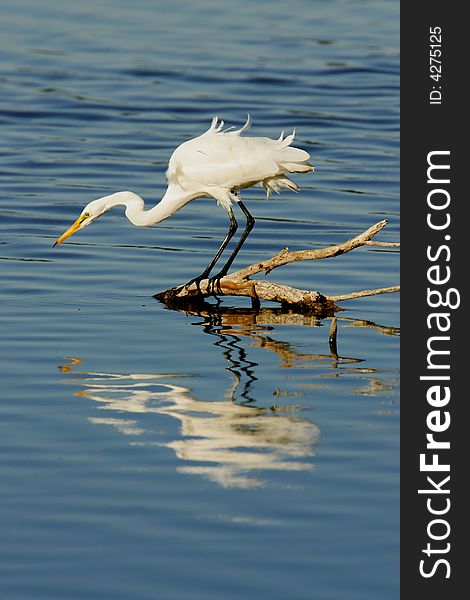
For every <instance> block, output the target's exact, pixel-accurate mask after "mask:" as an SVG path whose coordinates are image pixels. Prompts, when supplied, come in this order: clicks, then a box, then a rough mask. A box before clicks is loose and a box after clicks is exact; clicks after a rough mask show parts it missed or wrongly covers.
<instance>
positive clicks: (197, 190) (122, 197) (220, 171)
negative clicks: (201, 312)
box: [54, 115, 313, 289]
mask: <svg viewBox="0 0 470 600" xmlns="http://www.w3.org/2000/svg"><path fill="white" fill-rule="evenodd" d="M250 125H251V119H250V116H249V115H248V119H247V122H246V123H245V125H244V126H243V127H242V128H241V129H238V130H237V131H232V130H231V129H232V128H229V129H227V130H225V131H224V130H223V127H224V122H223V121H220V123H219V120H218V117H214V118H213V119H212V123H211V126H210V127H209V129H208V130H207V131H206V132H205V133H203V134H202V135H200V136H198V137H196V138H194V139H192V140H188V141H187V142H184V143H183V144H181V145H180V146H178V148H176V150H175V151H174V152H173V154H172V156H171V158H170V161H169V164H168V169H167V172H166V176H167V180H168V187H167V190H166V192H165V194H164V196H163V198H162V199H161V200H160V202H159V203H158V204H156V205H155V206H154V207H153V208H151V209H149V210H145V208H144V201H143V199H142V198H141V197H140V196H138V195H137V194H134V193H133V192H128V191H126V192H116V193H115V194H111V195H110V196H104V197H103V198H98V199H97V200H93V201H92V202H90V203H89V204H87V205H86V206H85V208H84V209H83V211H82V213H81V214H80V216H79V217H78V219H77V220H76V221H75V223H73V225H72V226H71V227H69V229H67V231H66V232H65V233H63V234H62V235H61V236H60V237H59V239H58V240H57V241H56V242H55V244H54V247H55V246H58V245H59V244H61V243H62V242H63V241H64V240H66V239H67V238H68V237H70V236H71V235H72V234H73V233H75V232H76V231H79V230H80V229H84V228H85V227H88V225H91V223H93V222H94V221H95V220H96V219H97V218H98V217H100V216H101V215H103V214H104V213H105V212H107V211H108V210H109V209H111V208H113V207H114V206H120V205H122V206H125V208H126V210H125V214H126V217H127V218H128V219H129V221H130V222H131V223H133V224H134V225H137V226H142V227H145V226H148V225H154V224H156V223H160V222H161V221H164V220H165V219H167V218H168V217H170V216H171V215H173V214H174V213H176V212H177V211H179V210H180V209H181V208H183V206H185V205H186V204H188V202H191V200H194V199H195V198H200V197H207V196H210V197H212V198H214V199H215V200H217V203H218V204H221V205H222V206H223V207H224V208H225V210H226V211H227V213H228V216H229V219H230V226H229V229H228V232H227V235H226V237H225V239H224V240H223V242H222V244H221V245H220V247H219V249H218V250H217V252H216V253H215V255H214V256H213V258H212V259H211V261H210V263H209V264H208V265H207V267H206V268H205V269H204V271H203V273H202V274H201V275H200V276H199V277H196V278H195V279H193V280H191V281H190V282H189V283H193V282H196V283H197V285H199V282H200V281H202V279H206V278H207V277H208V276H209V273H210V272H211V271H212V269H213V267H214V266H215V264H216V263H217V261H218V260H219V258H220V257H221V255H222V253H223V251H224V250H225V248H226V247H227V245H228V243H229V242H230V240H231V239H232V237H233V235H234V234H235V231H236V229H237V226H238V224H237V220H236V218H235V215H234V212H233V209H232V203H233V202H235V203H236V204H238V206H239V207H240V208H241V210H242V211H243V213H244V215H245V217H246V226H245V230H244V232H243V234H242V235H241V237H240V240H239V242H238V244H237V245H236V247H235V249H234V250H233V252H232V254H231V255H230V257H229V259H228V260H227V262H226V263H225V265H224V266H223V268H222V269H221V270H220V271H219V272H218V273H217V275H215V276H214V277H212V278H211V282H212V284H213V285H214V282H215V281H217V280H220V278H221V277H223V276H224V275H226V274H227V272H228V270H229V268H230V266H231V264H232V263H233V261H234V259H235V257H236V255H237V253H238V251H239V250H240V248H241V247H242V245H243V243H244V242H245V240H246V238H247V237H248V235H249V233H250V231H251V230H252V228H253V225H254V222H255V220H254V218H253V217H252V215H251V214H250V212H249V211H248V209H247V208H246V206H245V205H244V204H243V202H242V201H241V200H240V196H239V190H241V189H243V188H247V187H251V186H253V185H257V184H258V185H260V186H262V187H264V189H265V190H266V194H267V196H268V197H269V195H270V193H271V192H272V191H274V192H278V193H279V192H280V190H281V189H282V188H287V189H289V190H293V191H298V187H297V185H296V184H295V183H294V182H293V181H292V180H291V179H289V178H288V177H287V176H286V173H306V172H308V171H312V170H313V167H312V165H310V164H309V163H308V162H307V161H308V159H309V158H310V155H309V154H308V153H307V152H305V150H301V149H300V148H294V147H292V146H291V143H292V142H293V141H294V136H295V130H294V132H293V133H292V134H291V135H288V136H286V137H284V132H282V133H281V135H280V136H279V138H278V139H277V140H272V139H270V138H266V137H245V136H242V133H244V132H245V131H246V130H247V129H249V128H250ZM189 283H188V284H186V285H189ZM213 289H214V288H213Z"/></svg>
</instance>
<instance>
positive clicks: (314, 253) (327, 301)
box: [155, 220, 400, 312]
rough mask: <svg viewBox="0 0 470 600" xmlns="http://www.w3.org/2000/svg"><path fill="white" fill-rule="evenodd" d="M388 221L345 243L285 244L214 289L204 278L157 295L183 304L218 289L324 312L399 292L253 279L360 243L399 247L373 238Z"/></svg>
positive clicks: (256, 302)
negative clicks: (329, 289)
mask: <svg viewBox="0 0 470 600" xmlns="http://www.w3.org/2000/svg"><path fill="white" fill-rule="evenodd" d="M385 225H387V221H386V220H383V221H379V222H378V223H375V225H372V227H369V229H367V230H366V231H364V232H362V233H361V234H359V235H357V236H355V237H353V238H351V239H350V240H346V241H345V242H343V243H341V244H336V245H333V246H328V247H327V248H321V249H316V250H313V249H310V250H298V251H295V252H290V251H289V249H288V248H284V249H283V250H281V251H280V252H278V253H277V254H275V255H274V256H272V257H271V258H268V259H266V260H264V261H261V262H257V263H254V264H252V265H249V266H248V267H245V268H244V269H240V270H239V271H235V272H234V273H230V274H229V275H226V276H225V277H223V278H222V279H220V281H219V282H218V284H217V285H216V290H214V289H213V284H212V283H211V282H210V280H209V279H204V280H203V281H201V282H200V284H199V288H198V287H197V286H196V284H195V283H193V284H191V285H189V286H180V287H174V288H170V289H168V290H166V291H164V292H161V293H159V294H156V295H155V298H157V299H158V300H161V301H162V302H164V303H165V304H167V305H169V306H173V307H182V306H184V305H188V304H190V303H194V302H195V301H196V302H200V301H203V299H204V298H205V297H208V296H213V295H214V292H215V294H216V295H217V296H246V297H248V298H251V302H252V305H253V306H254V307H259V304H260V300H267V301H273V302H279V303H280V304H281V305H282V306H289V307H295V308H297V309H302V310H309V311H312V312H316V311H318V310H320V309H321V311H322V312H324V310H325V309H326V310H329V311H335V310H340V309H339V308H338V307H337V306H335V304H334V303H335V302H340V301H343V300H349V299H352V298H362V297H364V296H373V295H377V294H385V293H390V292H397V291H399V289H400V287H399V286H392V287H387V288H379V289H372V290H362V291H359V292H351V293H350V294H343V295H339V296H329V295H326V294H321V293H320V292H318V291H311V290H302V289H297V288H293V287H291V286H288V285H285V284H282V283H276V282H272V281H266V280H264V281H262V280H259V279H250V277H252V276H253V275H256V274H257V273H260V272H262V271H264V272H265V274H268V273H270V272H271V271H272V270H273V269H276V268H277V267H281V266H283V265H287V264H289V263H292V262H297V261H303V260H322V259H325V258H333V257H335V256H338V255H340V254H345V253H346V252H351V250H354V249H356V248H359V247H360V246H365V245H380V246H388V247H398V246H399V244H396V243H391V242H375V241H372V240H371V238H373V237H374V236H375V235H376V234H377V233H378V232H379V231H381V230H382V229H383V228H384V227H385Z"/></svg>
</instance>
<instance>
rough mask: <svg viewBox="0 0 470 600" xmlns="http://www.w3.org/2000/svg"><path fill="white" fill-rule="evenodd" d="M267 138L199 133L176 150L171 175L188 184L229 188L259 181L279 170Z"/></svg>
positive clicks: (184, 185) (169, 176)
mask: <svg viewBox="0 0 470 600" xmlns="http://www.w3.org/2000/svg"><path fill="white" fill-rule="evenodd" d="M270 142H271V140H269V139H268V138H264V139H263V138H242V137H240V136H237V135H231V134H230V133H219V134H214V135H211V136H205V135H203V136H200V137H199V138H195V139H194V140H189V141H188V142H185V143H184V144H182V145H181V146H180V147H179V148H177V149H176V150H175V152H174V153H173V155H172V157H171V159H170V164H169V169H168V178H169V180H171V178H172V177H176V179H177V181H178V183H179V184H180V185H181V186H182V187H183V188H184V187H187V186H188V185H198V184H199V185H201V186H216V187H223V188H226V189H232V188H237V187H244V186H246V185H248V184H253V183H257V182H258V181H261V180H263V179H266V178H267V177H272V176H274V175H276V174H277V173H278V172H279V168H278V166H277V164H276V161H275V160H274V157H273V156H272V152H271V148H270Z"/></svg>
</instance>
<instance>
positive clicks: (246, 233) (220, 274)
mask: <svg viewBox="0 0 470 600" xmlns="http://www.w3.org/2000/svg"><path fill="white" fill-rule="evenodd" d="M238 206H239V207H240V208H241V209H242V211H243V213H244V215H245V217H246V225H245V229H244V231H243V233H242V235H241V236H240V239H239V241H238V244H237V245H236V246H235V249H234V250H233V252H232V254H231V255H230V256H229V258H228V260H227V262H226V263H225V265H224V266H223V267H222V269H221V270H220V271H219V272H218V273H217V275H214V277H212V278H211V279H214V280H215V279H222V277H224V275H227V273H228V270H229V269H230V267H231V266H232V263H233V261H234V260H235V258H236V256H237V254H238V253H239V252H240V248H241V247H242V246H243V244H244V243H245V240H246V238H247V237H248V236H249V235H250V232H251V230H252V229H253V227H254V225H255V220H254V218H253V215H252V214H251V213H250V211H249V210H248V209H247V207H246V206H245V205H244V204H243V202H242V201H241V200H239V201H238Z"/></svg>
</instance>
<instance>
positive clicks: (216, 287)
mask: <svg viewBox="0 0 470 600" xmlns="http://www.w3.org/2000/svg"><path fill="white" fill-rule="evenodd" d="M225 275H227V273H225V272H224V271H220V273H217V275H214V276H213V277H211V278H210V279H209V285H208V286H207V289H208V291H209V293H210V295H211V296H214V298H216V299H217V300H218V297H217V294H221V295H223V292H222V288H221V287H220V280H221V279H222V278H223V277H225Z"/></svg>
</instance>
